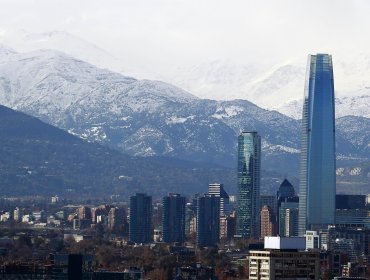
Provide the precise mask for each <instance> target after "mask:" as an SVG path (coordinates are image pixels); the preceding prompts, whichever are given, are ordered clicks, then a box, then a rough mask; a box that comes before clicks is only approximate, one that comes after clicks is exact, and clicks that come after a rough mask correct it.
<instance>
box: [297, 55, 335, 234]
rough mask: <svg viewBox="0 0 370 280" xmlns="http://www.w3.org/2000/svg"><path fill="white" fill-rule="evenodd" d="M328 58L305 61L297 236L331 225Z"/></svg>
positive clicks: (330, 68) (331, 84) (332, 181)
mask: <svg viewBox="0 0 370 280" xmlns="http://www.w3.org/2000/svg"><path fill="white" fill-rule="evenodd" d="M334 116H335V115H334V79H333V65H332V57H331V55H328V54H317V55H310V56H309V58H308V65H307V72H306V83H305V90H304V104H303V116H302V142H301V166H300V187H299V189H300V193H299V195H300V198H299V234H300V235H303V234H304V233H305V231H306V230H308V229H317V228H320V227H322V226H325V225H328V224H333V223H334V221H335V190H336V181H335V117H334Z"/></svg>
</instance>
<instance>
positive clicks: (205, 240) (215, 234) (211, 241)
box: [196, 194, 220, 246]
mask: <svg viewBox="0 0 370 280" xmlns="http://www.w3.org/2000/svg"><path fill="white" fill-rule="evenodd" d="M197 205H198V207H197V220H196V222H197V228H196V230H197V245H198V246H214V245H216V244H217V243H218V241H219V239H220V198H219V197H217V196H214V195H209V194H205V195H203V196H200V197H198V202H197Z"/></svg>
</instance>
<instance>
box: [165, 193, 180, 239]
mask: <svg viewBox="0 0 370 280" xmlns="http://www.w3.org/2000/svg"><path fill="white" fill-rule="evenodd" d="M162 231H163V241H164V242H181V243H182V242H184V241H185V197H183V196H181V195H179V194H177V193H170V194H169V195H168V196H165V197H164V198H163V200H162Z"/></svg>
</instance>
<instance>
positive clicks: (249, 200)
mask: <svg viewBox="0 0 370 280" xmlns="http://www.w3.org/2000/svg"><path fill="white" fill-rule="evenodd" d="M260 183H261V137H260V136H259V135H258V133H257V132H242V133H241V134H240V135H239V137H238V211H237V234H238V235H240V236H242V237H245V238H250V237H258V235H259V210H260V206H259V198H260Z"/></svg>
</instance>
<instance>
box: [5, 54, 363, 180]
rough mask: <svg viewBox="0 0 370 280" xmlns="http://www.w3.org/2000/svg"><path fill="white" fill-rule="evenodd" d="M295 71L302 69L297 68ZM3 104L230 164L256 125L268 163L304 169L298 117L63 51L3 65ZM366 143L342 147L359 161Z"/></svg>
mask: <svg viewBox="0 0 370 280" xmlns="http://www.w3.org/2000/svg"><path fill="white" fill-rule="evenodd" d="M283 69H284V70H281V71H283V72H284V71H288V70H285V69H286V68H283ZM288 72H289V73H291V75H294V72H295V70H294V68H290V71H288ZM276 73H278V72H276ZM268 77H279V75H275V76H271V75H268ZM266 79H267V78H266ZM270 80H272V81H273V80H274V79H272V78H271V79H270ZM261 81H262V80H261ZM287 82H288V81H287V80H283V81H282V85H284V84H287ZM0 103H1V104H3V105H5V106H8V107H11V108H13V109H17V110H20V111H23V112H26V113H28V114H30V115H33V116H36V117H38V118H41V119H42V120H44V121H46V122H48V123H50V124H53V125H55V126H58V127H59V128H62V129H64V130H66V131H68V132H70V133H71V134H74V135H77V136H79V137H81V138H84V139H87V140H88V141H97V142H99V143H102V144H105V145H108V146H110V147H113V148H115V149H119V150H122V151H124V152H126V153H129V154H131V155H140V156H154V155H155V156H168V157H173V158H180V159H185V160H192V161H202V162H213V163H216V164H220V165H225V166H228V167H233V166H234V165H235V163H236V152H235V151H236V147H237V143H236V139H237V135H238V134H239V133H240V131H242V130H254V131H258V132H259V133H260V135H261V136H262V138H263V139H264V145H263V158H264V159H263V164H264V168H266V169H267V170H272V171H273V170H275V171H276V170H277V171H279V172H286V173H290V174H293V173H294V174H295V172H297V170H298V156H299V154H298V152H299V136H300V129H299V127H300V124H299V122H298V121H297V120H294V119H291V118H289V117H287V116H285V115H282V114H280V113H278V112H276V111H269V110H265V109H262V108H260V107H258V106H256V105H255V104H253V103H251V102H249V101H246V100H230V101H215V100H209V99H200V98H197V97H195V96H193V95H191V94H190V93H188V92H186V91H184V90H182V89H180V88H177V87H175V86H172V85H170V84H167V83H164V82H159V81H150V80H137V79H134V78H131V77H126V76H123V75H121V74H117V73H113V72H110V71H108V70H104V69H99V68H97V67H95V66H93V65H91V64H88V63H86V62H83V61H81V60H78V59H75V58H73V57H71V56H68V55H66V54H64V53H61V52H58V51H50V50H41V51H35V52H30V53H24V54H13V55H11V56H9V59H8V61H5V62H2V63H0ZM342 129H343V128H342ZM345 147H348V148H345ZM363 149H364V148H363V146H359V145H355V144H352V143H351V142H349V140H348V139H346V138H345V137H342V138H341V141H340V145H339V148H338V151H340V153H341V155H342V156H343V158H346V159H350V160H352V159H353V158H356V160H357V159H359V158H360V159H363V158H364V152H363V151H364V150H363ZM365 158H366V157H365Z"/></svg>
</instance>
